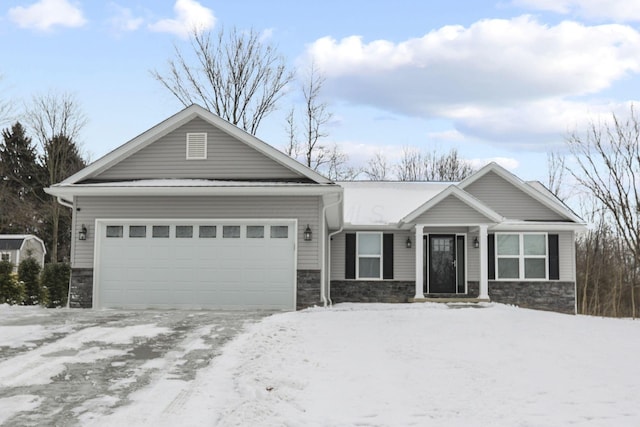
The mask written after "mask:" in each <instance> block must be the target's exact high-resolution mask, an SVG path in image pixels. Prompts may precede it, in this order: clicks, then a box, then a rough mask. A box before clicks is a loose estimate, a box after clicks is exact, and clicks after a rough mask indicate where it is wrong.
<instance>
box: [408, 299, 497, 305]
mask: <svg viewBox="0 0 640 427" xmlns="http://www.w3.org/2000/svg"><path fill="white" fill-rule="evenodd" d="M409 302H440V303H443V304H450V303H452V302H461V303H479V302H490V300H489V299H488V298H409Z"/></svg>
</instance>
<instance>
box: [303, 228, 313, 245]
mask: <svg viewBox="0 0 640 427" xmlns="http://www.w3.org/2000/svg"><path fill="white" fill-rule="evenodd" d="M312 236H313V233H312V232H311V228H309V224H307V228H306V229H305V230H304V241H305V242H310V241H311V237H312Z"/></svg>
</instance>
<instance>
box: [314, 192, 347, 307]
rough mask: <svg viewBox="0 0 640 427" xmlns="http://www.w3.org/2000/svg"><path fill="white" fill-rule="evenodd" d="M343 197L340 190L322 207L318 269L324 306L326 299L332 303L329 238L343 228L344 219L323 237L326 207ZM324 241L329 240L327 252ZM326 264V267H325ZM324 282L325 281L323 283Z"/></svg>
mask: <svg viewBox="0 0 640 427" xmlns="http://www.w3.org/2000/svg"><path fill="white" fill-rule="evenodd" d="M343 199H344V193H343V192H340V193H338V200H337V201H336V202H334V203H331V204H328V205H325V206H324V207H323V208H322V229H323V230H322V269H321V270H320V296H321V297H322V302H323V303H324V306H325V307H326V306H327V301H328V303H329V305H332V304H333V303H332V302H331V298H330V296H329V294H330V288H331V286H330V283H331V243H330V239H331V237H332V236H334V235H335V234H337V233H339V232H341V231H342V229H343V228H344V220H343V221H341V222H340V224H341V225H340V228H339V229H338V231H334V232H333V233H329V234H328V235H327V237H326V238H325V237H324V233H325V230H324V228H325V227H326V225H325V224H326V214H327V208H330V207H333V206H337V205H339V204H340V203H342V201H343ZM326 242H329V246H328V253H325V247H324V246H325V244H327V243H326ZM325 257H327V259H326V263H325ZM325 266H326V268H325ZM327 274H328V275H329V277H328V279H327ZM325 282H326V283H325Z"/></svg>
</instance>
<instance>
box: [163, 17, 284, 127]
mask: <svg viewBox="0 0 640 427" xmlns="http://www.w3.org/2000/svg"><path fill="white" fill-rule="evenodd" d="M191 49H192V52H193V54H194V56H195V59H194V61H193V62H191V61H190V60H189V59H188V58H187V56H186V55H185V53H184V52H182V51H181V50H180V49H179V48H178V47H175V57H174V58H173V59H169V60H168V65H169V71H168V72H166V73H161V72H159V71H157V70H152V71H151V75H152V76H153V78H154V79H156V80H157V81H158V82H159V83H160V84H161V85H162V86H163V87H165V88H166V89H167V90H168V91H169V92H171V94H173V95H174V96H175V97H176V98H177V99H178V100H179V101H180V102H181V103H182V104H183V105H184V106H189V105H191V104H201V105H202V106H203V107H204V108H206V109H208V110H209V111H212V112H214V113H215V114H217V115H218V116H220V117H222V118H223V119H225V120H227V121H229V122H231V123H233V124H234V125H237V126H239V127H241V128H242V129H244V130H246V131H247V132H249V133H251V134H254V135H255V134H256V132H257V130H258V127H259V125H260V122H261V121H262V119H263V118H264V117H266V116H267V115H269V114H270V113H271V112H273V111H274V110H275V109H276V104H277V102H278V100H280V98H281V97H282V96H283V95H284V89H285V87H286V86H287V85H288V84H289V83H290V82H291V81H292V79H293V74H292V73H291V72H289V71H288V69H287V67H286V65H285V61H284V59H283V58H282V57H281V56H280V55H278V54H277V52H276V50H275V48H274V47H273V46H271V45H268V44H265V43H264V42H263V41H262V40H261V38H260V34H259V33H257V32H256V31H255V30H253V29H251V30H249V31H246V32H245V31H239V30H237V29H236V28H233V29H232V30H231V31H230V32H229V33H226V32H225V31H224V29H223V28H222V29H220V31H219V32H218V34H217V36H216V37H214V36H212V34H211V33H210V32H205V31H201V30H194V31H193V32H192V35H191Z"/></svg>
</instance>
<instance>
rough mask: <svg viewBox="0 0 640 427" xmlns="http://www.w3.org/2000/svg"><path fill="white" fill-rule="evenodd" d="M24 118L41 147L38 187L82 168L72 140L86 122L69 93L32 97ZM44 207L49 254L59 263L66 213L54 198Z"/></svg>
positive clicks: (76, 148) (81, 161) (77, 151)
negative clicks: (61, 225)
mask: <svg viewBox="0 0 640 427" xmlns="http://www.w3.org/2000/svg"><path fill="white" fill-rule="evenodd" d="M25 118H26V121H27V123H28V124H29V126H30V128H31V129H32V131H33V132H34V134H35V138H36V139H37V140H38V141H39V143H40V145H41V148H42V153H43V155H42V160H41V163H42V165H43V167H44V174H43V176H42V177H41V180H42V187H48V186H50V185H53V184H56V183H58V182H60V181H62V180H64V179H65V178H67V177H68V176H70V175H72V174H73V173H75V172H77V171H78V170H80V169H81V168H82V167H83V166H84V161H83V160H82V157H81V155H80V152H79V150H78V146H77V145H76V143H75V140H76V139H77V138H78V137H79V134H80V131H81V130H82V128H83V127H84V126H85V124H86V123H87V119H86V116H85V115H84V113H83V112H82V109H81V108H80V105H79V103H78V101H77V100H76V99H75V98H74V97H73V96H72V95H70V94H69V93H54V92H49V93H47V94H44V95H36V96H34V97H33V100H32V102H31V104H30V105H29V106H27V107H26V113H25ZM42 202H43V204H45V205H47V206H48V208H49V209H48V212H49V215H47V216H48V217H49V218H50V223H51V233H50V236H51V242H50V243H49V244H50V245H51V246H50V254H51V260H52V261H53V262H57V261H59V256H58V249H59V241H60V237H61V235H63V238H62V240H63V241H64V240H65V239H66V240H68V237H69V236H68V234H69V233H68V230H66V228H68V226H67V227H65V231H64V232H62V233H61V227H60V223H61V220H62V221H63V222H65V224H68V223H69V217H70V212H68V211H67V210H63V209H62V207H61V206H60V204H58V203H57V201H56V200H55V199H52V198H50V197H49V198H47V199H44V200H42Z"/></svg>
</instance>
